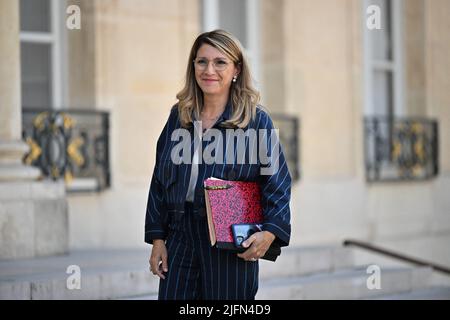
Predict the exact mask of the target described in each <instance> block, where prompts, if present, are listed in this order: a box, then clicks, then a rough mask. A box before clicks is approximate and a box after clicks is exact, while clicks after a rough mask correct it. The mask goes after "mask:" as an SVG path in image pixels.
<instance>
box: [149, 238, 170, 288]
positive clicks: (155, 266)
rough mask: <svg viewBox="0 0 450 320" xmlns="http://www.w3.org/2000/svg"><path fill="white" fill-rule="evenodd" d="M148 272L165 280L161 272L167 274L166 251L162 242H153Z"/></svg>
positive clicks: (159, 240) (156, 240)
mask: <svg viewBox="0 0 450 320" xmlns="http://www.w3.org/2000/svg"><path fill="white" fill-rule="evenodd" d="M149 262H150V271H151V272H152V273H153V274H155V275H157V276H158V277H160V278H161V279H166V277H165V276H164V274H163V272H167V271H168V270H169V269H168V268H167V249H166V244H165V243H164V240H161V239H155V240H153V248H152V253H151V255H150V260H149Z"/></svg>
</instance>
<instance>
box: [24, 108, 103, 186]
mask: <svg viewBox="0 0 450 320" xmlns="http://www.w3.org/2000/svg"><path fill="white" fill-rule="evenodd" d="M22 124H23V126H22V128H23V130H22V137H23V140H24V141H25V142H26V143H27V144H28V145H29V147H30V151H29V152H28V154H26V155H25V156H24V159H23V161H24V162H25V163H26V164H28V165H33V166H36V167H38V168H40V170H41V174H42V176H43V177H46V178H51V179H54V180H58V179H64V180H65V182H66V186H67V190H68V191H80V190H81V191H86V190H89V191H100V190H103V189H105V188H108V187H110V166H109V113H108V112H102V111H91V110H73V109H70V110H64V111H62V110H61V111H59V110H45V109H35V108H33V109H31V108H24V109H23V113H22Z"/></svg>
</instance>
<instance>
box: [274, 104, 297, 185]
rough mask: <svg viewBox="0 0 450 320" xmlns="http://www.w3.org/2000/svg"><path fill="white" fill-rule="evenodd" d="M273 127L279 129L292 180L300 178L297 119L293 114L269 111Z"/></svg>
mask: <svg viewBox="0 0 450 320" xmlns="http://www.w3.org/2000/svg"><path fill="white" fill-rule="evenodd" d="M271 118H272V120H273V123H274V127H275V128H277V129H279V131H278V132H279V136H280V143H281V145H282V146H283V151H284V155H285V158H286V162H287V164H288V168H289V172H290V174H291V176H292V181H297V180H299V179H300V169H299V152H298V150H299V137H298V135H299V130H298V128H299V119H298V118H297V117H294V116H290V115H286V114H279V113H271Z"/></svg>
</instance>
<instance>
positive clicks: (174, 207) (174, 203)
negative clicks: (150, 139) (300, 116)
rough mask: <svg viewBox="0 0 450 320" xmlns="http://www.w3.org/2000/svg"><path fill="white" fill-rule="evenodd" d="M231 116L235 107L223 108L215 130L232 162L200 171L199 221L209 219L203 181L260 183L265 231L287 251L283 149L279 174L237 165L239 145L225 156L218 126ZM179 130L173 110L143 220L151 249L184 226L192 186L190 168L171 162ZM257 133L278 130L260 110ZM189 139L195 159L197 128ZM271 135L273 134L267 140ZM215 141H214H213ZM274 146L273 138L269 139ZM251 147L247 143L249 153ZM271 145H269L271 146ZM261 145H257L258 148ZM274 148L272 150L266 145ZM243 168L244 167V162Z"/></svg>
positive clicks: (287, 185) (203, 166)
mask: <svg viewBox="0 0 450 320" xmlns="http://www.w3.org/2000/svg"><path fill="white" fill-rule="evenodd" d="M231 110H232V105H231V101H229V102H228V103H227V105H226V107H225V111H224V112H223V114H222V115H221V117H220V118H219V119H218V120H217V122H216V124H215V125H214V126H213V128H217V129H219V130H220V132H221V133H222V136H223V148H224V149H223V151H224V153H223V155H224V156H225V154H226V152H233V153H234V162H233V163H229V161H223V163H222V164H219V163H213V164H206V163H204V162H202V163H200V164H199V165H198V169H199V170H198V179H197V185H196V189H195V196H194V212H197V214H198V215H199V216H202V215H205V209H204V208H205V199H204V190H203V181H204V180H205V179H207V178H209V177H212V176H213V177H216V178H220V179H225V180H241V181H257V182H258V183H259V184H260V187H261V192H262V199H261V201H262V207H263V214H264V220H265V221H264V224H263V230H267V231H270V232H272V233H273V234H274V235H275V236H276V240H275V241H278V242H279V244H280V245H281V246H287V245H288V244H289V239H290V235H291V225H290V208H289V202H290V194H291V175H290V174H289V170H288V167H287V163H286V161H285V157H284V154H283V150H282V146H281V144H279V143H277V145H276V146H277V147H279V149H278V150H279V162H278V164H279V166H278V170H277V171H276V172H275V173H274V174H272V175H261V174H260V167H262V166H264V167H267V166H269V164H270V162H269V164H267V162H266V164H263V163H264V161H263V162H261V161H260V159H259V157H257V158H258V159H257V163H256V164H251V163H250V161H246V162H245V164H239V162H238V161H236V148H237V144H236V143H234V148H233V150H231V148H230V150H227V147H228V145H229V144H228V143H227V141H226V139H225V134H226V133H225V130H226V128H224V127H221V126H220V123H221V122H222V121H224V120H227V119H229V118H230V115H231ZM179 128H181V125H180V121H179V118H178V108H177V105H175V106H173V107H172V109H171V112H170V115H169V119H168V120H167V122H166V124H165V126H164V129H163V130H162V132H161V135H160V137H159V139H158V143H157V148H156V163H155V167H154V171H153V176H152V179H151V183H150V190H149V194H148V201H147V211H146V217H145V242H147V243H150V244H151V243H152V242H153V239H166V237H167V233H168V231H169V229H170V228H176V227H177V221H180V218H181V216H182V215H183V214H184V203H185V199H186V193H187V189H188V186H189V180H190V172H191V165H190V164H185V163H181V164H174V163H173V162H172V161H171V152H172V148H173V147H174V146H175V145H176V144H178V143H179V141H171V136H172V132H173V131H174V130H175V129H179ZM248 128H253V129H256V130H258V129H269V132H270V129H274V127H273V123H272V120H271V118H270V116H269V115H268V113H267V112H265V111H264V110H263V109H262V107H260V106H258V107H257V109H256V117H255V118H254V119H252V120H251V121H250V123H249V125H248V127H247V128H244V131H245V130H246V129H248ZM188 130H189V132H190V135H191V141H192V145H191V159H192V155H193V149H194V148H193V144H194V143H193V141H194V138H193V136H194V128H193V126H191V128H190V129H188ZM269 135H270V134H269ZM212 140H213V139H212ZM268 140H270V137H268ZM209 143H211V142H210V141H203V142H202V146H203V150H205V148H206V146H207V145H208V144H209ZM247 143H248V141H247V139H246V147H248V145H247ZM269 143H270V142H269ZM258 145H259V143H258ZM268 146H270V144H269V145H268ZM267 149H268V155H269V156H270V155H271V152H272V150H271V148H267ZM241 162H242V161H241Z"/></svg>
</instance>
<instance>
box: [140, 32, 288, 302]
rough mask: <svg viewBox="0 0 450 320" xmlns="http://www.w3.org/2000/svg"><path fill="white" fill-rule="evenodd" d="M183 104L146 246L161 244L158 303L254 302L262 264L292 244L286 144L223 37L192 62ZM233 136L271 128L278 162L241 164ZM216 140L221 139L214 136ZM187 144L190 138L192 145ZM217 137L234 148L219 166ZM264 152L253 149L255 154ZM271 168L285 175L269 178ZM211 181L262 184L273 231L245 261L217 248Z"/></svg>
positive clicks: (160, 165) (216, 35)
mask: <svg viewBox="0 0 450 320" xmlns="http://www.w3.org/2000/svg"><path fill="white" fill-rule="evenodd" d="M177 99H178V103H177V104H176V105H175V106H173V107H172V110H171V112H170V116H169V119H168V121H167V123H166V125H165V127H164V129H163V131H162V133H161V135H160V137H159V139H158V143H157V152H156V153H157V155H156V164H155V168H154V172H153V176H152V180H151V185H150V191H149V197H148V203H147V212H146V221H145V242H147V243H149V244H152V245H153V247H152V251H151V255H150V261H149V262H150V270H151V272H152V273H153V274H155V275H157V276H159V277H160V285H159V295H158V297H159V299H189V300H193V299H249V300H251V299H254V298H255V295H256V292H257V290H258V271H259V265H258V258H260V257H262V256H264V254H265V252H266V251H267V250H268V248H269V247H270V245H271V244H272V242H273V241H277V242H279V244H280V246H287V245H288V244H289V239H290V209H289V201H290V187H291V177H290V174H289V171H288V168H287V164H286V162H285V158H284V155H283V152H282V150H281V146H280V145H279V143H276V144H275V146H273V142H274V141H277V140H276V139H273V136H272V135H271V134H270V133H271V129H273V124H272V120H271V119H270V117H269V115H268V114H267V113H266V112H265V111H263V110H262V108H261V107H260V106H257V103H258V102H259V93H258V92H257V91H256V90H255V89H254V88H253V87H252V84H251V75H250V71H249V68H248V63H247V60H246V58H245V57H244V55H243V50H242V47H241V45H240V43H239V41H238V40H237V39H236V38H234V37H233V36H232V35H231V34H229V33H227V32H226V31H223V30H215V31H211V32H205V33H203V34H201V35H199V36H198V37H197V39H196V40H195V42H194V44H193V46H192V49H191V53H190V56H189V63H188V66H187V72H186V83H185V86H184V88H183V90H182V91H181V92H179V93H178V95H177ZM200 128H201V130H200ZM232 129H242V130H243V131H244V132H245V131H246V130H265V131H264V132H267V134H263V135H262V136H263V137H264V138H267V140H268V141H269V142H270V143H272V144H270V146H271V148H266V149H267V150H268V155H267V156H268V158H267V159H257V160H256V162H255V161H249V160H247V161H246V162H243V161H236V160H238V159H237V157H238V156H240V155H239V154H240V153H242V152H237V150H236V147H235V146H234V144H231V143H229V142H230V141H226V139H225V138H226V135H227V134H228V133H229V132H230V131H228V133H227V130H231V132H233V130H232ZM213 132H215V134H216V135H215V139H214V141H213V139H212V138H211V137H208V138H207V136H208V134H209V133H213ZM217 133H218V134H217ZM180 137H184V138H189V139H188V140H189V142H188V143H187V142H186V141H185V140H186V139H180ZM196 139H197V140H196ZM216 139H217V140H222V141H224V142H225V141H226V143H223V144H218V145H219V146H220V147H219V148H218V150H217V149H216V151H215V152H214V153H215V155H214V156H213V157H212V158H213V160H214V161H213V162H211V157H209V159H206V158H205V156H204V155H205V153H206V150H207V149H208V146H209V145H211V144H212V143H213V142H217V141H216ZM183 140H184V141H183ZM228 140H231V139H228ZM180 141H182V142H183V143H181V142H180ZM195 141H197V143H195ZM198 141H200V143H198ZM247 142H248V141H247V140H246V146H247V147H250V143H247ZM181 144H183V146H185V147H186V146H187V147H188V148H187V150H188V151H187V153H188V158H189V159H188V161H180V154H179V151H180V148H179V146H180V145H181ZM260 144H261V142H260V141H258V143H257V144H255V143H254V144H252V145H251V147H252V149H251V150H253V151H254V150H255V148H254V147H256V149H257V148H258V147H259V146H260ZM222 148H223V149H222ZM247 149H248V150H250V149H249V148H247ZM202 150H205V153H202ZM248 150H247V151H248ZM267 150H266V151H267ZM222 151H223V152H222ZM275 151H276V152H275ZM249 153H250V152H249ZM249 153H248V154H249ZM256 154H260V153H256ZM185 155H186V154H185ZM263 158H264V157H263ZM183 159H184V160H186V158H185V157H184V158H183ZM230 159H231V161H229V160H230ZM246 159H247V158H246ZM191 160H192V161H191ZM227 160H228V161H227ZM249 162H250V163H249ZM275 163H276V166H275V165H274V164H275ZM262 168H266V169H267V168H275V169H276V170H272V172H271V173H270V174H267V173H265V174H261V172H262V171H261V169H262ZM208 177H216V178H220V179H226V180H244V181H258V182H259V183H260V186H261V192H262V199H261V200H262V201H261V203H262V207H263V213H264V224H263V228H262V229H263V231H261V232H257V233H254V234H253V235H252V236H251V237H250V238H249V239H248V240H247V241H246V242H245V243H244V244H243V245H244V247H246V248H248V249H247V250H246V251H245V252H243V253H240V254H237V253H236V252H232V251H228V250H221V249H218V248H215V247H211V245H210V242H209V236H208V227H207V221H206V215H205V199H204V191H203V181H204V180H205V179H206V178H208Z"/></svg>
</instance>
